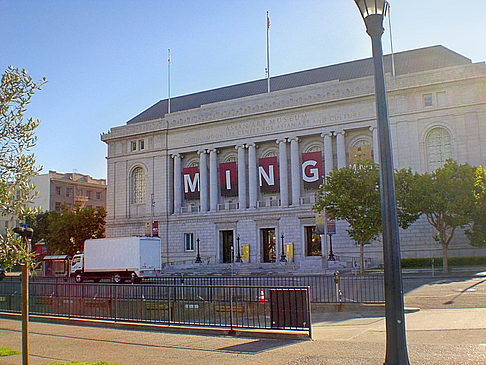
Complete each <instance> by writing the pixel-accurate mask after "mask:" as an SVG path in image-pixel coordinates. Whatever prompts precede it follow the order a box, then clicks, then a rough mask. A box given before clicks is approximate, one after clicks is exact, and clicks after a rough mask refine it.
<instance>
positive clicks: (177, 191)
mask: <svg viewBox="0 0 486 365" xmlns="http://www.w3.org/2000/svg"><path fill="white" fill-rule="evenodd" d="M172 157H173V158H174V212H175V213H180V212H181V207H182V163H181V159H182V156H181V155H180V154H178V153H177V154H175V155H172Z"/></svg>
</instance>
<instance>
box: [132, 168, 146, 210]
mask: <svg viewBox="0 0 486 365" xmlns="http://www.w3.org/2000/svg"><path fill="white" fill-rule="evenodd" d="M142 203H145V171H144V170H143V168H141V167H137V168H135V169H134V170H133V171H132V204H142Z"/></svg>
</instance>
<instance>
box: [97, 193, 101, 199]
mask: <svg viewBox="0 0 486 365" xmlns="http://www.w3.org/2000/svg"><path fill="white" fill-rule="evenodd" d="M96 199H98V200H101V192H100V191H97V192H96Z"/></svg>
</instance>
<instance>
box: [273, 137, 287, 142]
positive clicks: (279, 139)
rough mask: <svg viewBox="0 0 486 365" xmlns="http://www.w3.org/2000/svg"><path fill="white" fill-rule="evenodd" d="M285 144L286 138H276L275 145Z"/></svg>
mask: <svg viewBox="0 0 486 365" xmlns="http://www.w3.org/2000/svg"><path fill="white" fill-rule="evenodd" d="M285 142H287V138H286V137H281V138H277V140H276V141H275V143H277V144H280V143H285Z"/></svg>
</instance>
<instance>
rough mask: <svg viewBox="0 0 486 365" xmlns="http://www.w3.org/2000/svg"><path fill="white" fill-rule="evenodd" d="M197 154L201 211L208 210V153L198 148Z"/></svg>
mask: <svg viewBox="0 0 486 365" xmlns="http://www.w3.org/2000/svg"><path fill="white" fill-rule="evenodd" d="M197 153H198V154H199V204H200V206H201V212H207V211H208V155H207V153H206V150H200V151H198V152H197Z"/></svg>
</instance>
